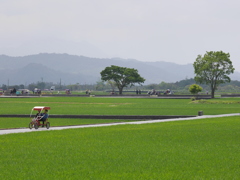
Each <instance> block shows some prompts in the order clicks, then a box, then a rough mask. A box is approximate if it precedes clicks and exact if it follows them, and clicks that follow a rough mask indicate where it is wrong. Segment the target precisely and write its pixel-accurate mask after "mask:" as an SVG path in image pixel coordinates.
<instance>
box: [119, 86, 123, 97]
mask: <svg viewBox="0 0 240 180" xmlns="http://www.w3.org/2000/svg"><path fill="white" fill-rule="evenodd" d="M118 90H119V94H120V95H122V91H123V88H122V87H119V88H118Z"/></svg>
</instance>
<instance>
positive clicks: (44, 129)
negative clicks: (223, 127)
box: [0, 113, 240, 135]
mask: <svg viewBox="0 0 240 180" xmlns="http://www.w3.org/2000/svg"><path fill="white" fill-rule="evenodd" d="M239 115H240V113H235V114H220V115H203V116H197V117H191V118H175V119H161V120H148V121H134V122H121V123H109V124H91V125H79V126H63V127H50V128H49V129H46V128H45V127H44V128H41V127H40V128H39V129H29V128H22V129H6V130H0V135H3V134H12V133H26V132H36V131H52V130H63V129H73V128H90V127H103V126H116V125H124V124H148V123H159V122H167V121H183V120H197V119H205V118H217V117H227V116H239Z"/></svg>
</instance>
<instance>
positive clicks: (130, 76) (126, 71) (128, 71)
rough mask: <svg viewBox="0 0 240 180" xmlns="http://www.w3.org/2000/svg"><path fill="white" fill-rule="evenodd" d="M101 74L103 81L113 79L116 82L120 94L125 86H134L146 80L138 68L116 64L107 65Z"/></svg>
mask: <svg viewBox="0 0 240 180" xmlns="http://www.w3.org/2000/svg"><path fill="white" fill-rule="evenodd" d="M100 74H101V79H102V80H103V81H109V80H112V81H114V82H115V83H116V86H117V87H118V90H119V94H122V91H123V88H124V87H127V86H133V85H134V84H135V83H138V84H141V83H144V81H145V79H144V78H143V77H141V76H140V75H139V74H138V70H136V69H133V68H126V67H119V66H114V65H112V66H110V67H106V68H105V69H104V70H103V71H102V72H101V73H100Z"/></svg>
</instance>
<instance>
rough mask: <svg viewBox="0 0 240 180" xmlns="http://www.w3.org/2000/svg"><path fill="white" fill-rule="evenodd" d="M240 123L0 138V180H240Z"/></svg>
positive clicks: (180, 123) (127, 127)
mask: <svg viewBox="0 0 240 180" xmlns="http://www.w3.org/2000/svg"><path fill="white" fill-rule="evenodd" d="M239 136H240V121H239V117H224V118H211V119H201V120H194V121H176V122H164V123H153V124H142V125H118V126H111V127H95V128H80V129H69V130H58V131H41V132H31V133H20V134H9V135H1V136H0V137H1V138H0V143H1V144H2V145H1V146H0V150H1V153H0V159H1V163H0V169H1V173H0V179H8V180H9V179H10V180H11V179H33V180H34V179H49V180H50V179H51V180H52V179H106V180H108V179H109V180H113V179H126V180H128V179H129V180H132V179H143V180H145V179H154V180H155V179H164V180H168V179H238V178H239V177H240V171H239V164H240V153H239V149H240V143H239Z"/></svg>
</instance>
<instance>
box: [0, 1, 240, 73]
mask: <svg viewBox="0 0 240 180" xmlns="http://www.w3.org/2000/svg"><path fill="white" fill-rule="evenodd" d="M0 22H1V28H0V54H6V55H12V56H17V55H30V54H32V53H43V52H48V53H52V52H55V53H59V52H60V53H63V51H66V52H65V53H69V54H77V55H86V56H92V57H108V58H111V57H120V58H125V59H128V58H131V59H137V60H140V61H167V62H175V63H178V64H187V63H193V62H194V61H195V59H196V57H197V55H198V54H201V55H203V54H205V52H206V51H220V50H222V51H224V52H226V53H230V55H231V60H232V62H233V65H234V67H235V68H236V70H238V71H240V49H239V47H240V45H239V44H240V1H239V0H169V1H167V0H164V1H163V0H0ZM51 42H52V44H51ZM63 44H67V47H66V46H64V45H63ZM58 45H59V46H61V47H57V46H58ZM74 45H75V46H78V48H75V49H74ZM53 46H54V48H53ZM34 48H35V49H34ZM81 48H82V49H84V48H85V50H84V51H82V52H81V51H80V50H79V49H81ZM36 49H37V50H36ZM79 53H80V54H79ZM81 53H82V54H81ZM91 53H92V54H91Z"/></svg>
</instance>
